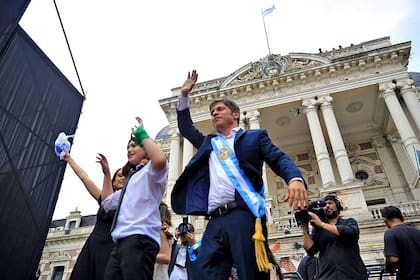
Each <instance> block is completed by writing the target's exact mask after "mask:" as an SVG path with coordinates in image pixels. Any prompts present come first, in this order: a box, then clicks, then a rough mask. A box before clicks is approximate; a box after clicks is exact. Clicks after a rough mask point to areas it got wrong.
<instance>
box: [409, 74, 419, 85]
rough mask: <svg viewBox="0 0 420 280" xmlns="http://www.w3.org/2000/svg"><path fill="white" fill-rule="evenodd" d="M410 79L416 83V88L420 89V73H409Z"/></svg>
mask: <svg viewBox="0 0 420 280" xmlns="http://www.w3.org/2000/svg"><path fill="white" fill-rule="evenodd" d="M408 74H409V75H410V78H411V79H412V80H413V81H414V86H415V87H420V72H408Z"/></svg>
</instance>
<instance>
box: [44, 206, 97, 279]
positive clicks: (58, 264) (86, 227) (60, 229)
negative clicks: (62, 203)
mask: <svg viewBox="0 0 420 280" xmlns="http://www.w3.org/2000/svg"><path fill="white" fill-rule="evenodd" d="M95 223H96V215H88V216H82V215H81V213H80V211H78V210H77V209H76V210H74V211H72V212H70V214H69V215H68V216H67V217H66V218H65V219H61V220H54V221H52V222H51V225H50V230H49V232H48V236H47V240H46V242H45V246H44V250H43V252H42V257H41V261H40V263H39V270H38V274H39V277H38V279H40V280H61V279H70V274H71V272H72V270H73V267H74V264H75V263H76V260H77V257H78V256H79V253H80V251H81V250H82V248H83V245H84V244H85V242H86V240H87V238H88V237H89V235H90V233H91V232H92V230H93V227H94V225H95Z"/></svg>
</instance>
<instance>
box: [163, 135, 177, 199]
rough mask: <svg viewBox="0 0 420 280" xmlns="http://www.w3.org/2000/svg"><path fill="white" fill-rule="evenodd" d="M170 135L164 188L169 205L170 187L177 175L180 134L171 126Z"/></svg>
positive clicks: (171, 187) (172, 185)
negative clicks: (165, 187) (166, 182)
mask: <svg viewBox="0 0 420 280" xmlns="http://www.w3.org/2000/svg"><path fill="white" fill-rule="evenodd" d="M169 135H170V137H171V150H170V155H169V157H170V158H169V170H168V186H167V190H166V194H169V195H166V204H168V206H169V207H170V206H171V197H170V194H171V193H172V189H173V187H174V185H175V182H176V179H177V178H178V175H179V163H180V158H179V155H180V147H181V146H180V136H179V132H178V130H177V129H176V128H173V129H171V130H170V131H169Z"/></svg>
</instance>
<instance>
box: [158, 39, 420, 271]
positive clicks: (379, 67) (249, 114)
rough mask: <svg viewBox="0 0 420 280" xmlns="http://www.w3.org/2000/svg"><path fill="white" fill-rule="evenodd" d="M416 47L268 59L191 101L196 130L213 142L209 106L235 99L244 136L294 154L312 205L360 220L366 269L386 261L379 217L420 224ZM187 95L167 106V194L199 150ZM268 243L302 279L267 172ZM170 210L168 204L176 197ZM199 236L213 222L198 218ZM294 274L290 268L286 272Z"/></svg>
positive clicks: (199, 87) (278, 189) (368, 47)
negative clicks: (187, 125) (189, 125)
mask: <svg viewBox="0 0 420 280" xmlns="http://www.w3.org/2000/svg"><path fill="white" fill-rule="evenodd" d="M410 49H411V42H404V43H399V44H392V43H391V42H390V38H389V37H385V38H380V39H376V40H372V41H368V42H363V43H360V44H357V45H353V44H352V45H351V46H348V47H345V48H341V47H340V48H338V49H333V50H331V51H326V52H320V53H315V54H307V53H290V54H288V55H284V56H282V55H275V54H272V55H268V56H266V57H264V58H262V59H260V60H259V61H256V62H251V63H249V64H247V65H244V66H243V67H241V68H239V69H238V70H237V71H235V72H234V73H232V74H231V75H229V76H226V77H222V78H218V79H214V80H210V81H203V82H199V83H197V84H196V86H195V87H194V89H193V91H192V92H191V94H190V100H191V101H190V109H191V114H192V118H193V121H194V124H195V126H196V127H198V128H199V129H200V130H201V131H202V132H203V133H205V134H207V133H213V132H214V129H213V126H212V123H211V120H210V114H209V111H208V105H209V104H210V102H211V101H212V100H214V99H221V98H228V99H231V100H233V101H235V102H236V103H238V105H239V106H240V108H241V120H240V126H241V127H242V128H243V129H254V128H263V129H266V130H267V131H268V133H269V136H270V138H271V139H272V140H273V142H274V143H275V144H276V145H277V146H278V147H280V148H281V149H282V150H283V151H285V152H286V153H287V154H289V155H290V156H291V157H292V158H293V159H294V160H295V162H296V164H297V165H298V167H299V169H300V170H301V172H302V174H303V176H304V177H305V180H306V182H307V184H308V193H309V197H310V199H311V200H315V199H318V198H322V197H323V196H324V195H325V194H327V193H330V192H335V193H337V194H338V195H339V196H340V198H341V199H342V200H343V202H344V205H345V211H344V212H343V215H344V216H351V217H354V218H356V219H357V220H358V222H359V225H360V229H361V235H360V246H361V254H362V257H363V259H364V261H365V263H366V264H371V263H373V264H375V263H380V262H382V261H383V253H382V251H383V232H384V231H385V226H384V225H383V222H382V219H381V216H380V211H379V210H380V209H381V208H382V207H384V206H385V205H390V204H392V205H396V206H398V207H400V208H401V210H402V211H403V212H404V214H405V215H406V216H407V221H408V222H411V223H413V224H414V225H416V226H417V227H418V226H419V219H420V180H419V159H418V158H417V156H416V150H417V149H418V150H420V148H419V147H420V146H419V139H420V113H419V112H420V102H419V87H418V86H419V85H418V84H417V83H418V82H419V76H418V74H416V73H413V74H411V73H408V72H407V65H408V63H409V57H410ZM179 93H180V88H174V89H173V90H172V96H171V97H169V98H166V99H162V100H160V105H161V107H162V109H163V110H164V112H165V114H166V116H167V118H168V121H169V126H168V128H166V129H167V130H168V134H169V138H170V139H169V142H168V140H164V141H161V142H162V143H163V142H164V143H165V145H166V146H169V150H170V167H169V172H168V191H167V193H170V192H171V189H172V187H173V185H174V184H175V181H176V179H177V177H178V175H179V174H180V172H181V171H182V170H183V169H184V167H185V166H186V164H187V163H188V161H189V160H190V159H191V157H192V155H193V154H194V152H195V150H194V148H193V146H192V145H191V143H189V142H188V140H186V139H183V138H182V136H181V135H180V134H179V131H178V129H177V119H176V106H177V96H178V95H179ZM264 183H265V186H266V189H265V199H266V213H267V216H268V219H267V220H268V229H269V239H270V240H269V241H270V245H271V249H272V250H273V252H274V253H275V256H276V257H277V258H278V260H279V261H281V263H282V264H285V265H284V266H283V267H285V266H287V267H290V268H287V269H285V270H289V269H291V270H293V269H294V268H295V267H296V265H295V264H297V263H298V262H299V260H300V258H301V257H302V256H303V254H304V249H303V248H301V243H302V240H303V238H302V235H301V230H300V229H299V227H298V226H297V224H296V221H295V219H294V216H293V213H291V209H290V208H289V206H288V205H287V204H286V203H283V202H282V200H283V197H284V195H285V191H286V187H287V186H286V184H285V182H284V181H283V180H282V179H281V178H280V177H278V176H277V175H275V174H274V173H273V172H272V171H271V169H270V168H269V167H267V166H264ZM167 200H168V203H169V196H168V197H167ZM190 219H191V220H192V221H193V222H194V223H195V224H196V229H198V231H200V230H204V227H205V221H204V220H203V219H200V218H195V217H191V218H190ZM286 264H287V265H286Z"/></svg>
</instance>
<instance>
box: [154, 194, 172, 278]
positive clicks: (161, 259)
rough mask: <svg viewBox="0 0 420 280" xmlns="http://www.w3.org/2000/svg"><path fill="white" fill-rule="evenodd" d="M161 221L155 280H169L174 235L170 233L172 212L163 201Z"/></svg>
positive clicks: (160, 210)
mask: <svg viewBox="0 0 420 280" xmlns="http://www.w3.org/2000/svg"><path fill="white" fill-rule="evenodd" d="M159 212H160V219H161V221H162V227H161V231H160V251H159V254H158V255H157V257H156V263H155V269H154V272H153V279H154V280H168V265H169V262H170V261H171V252H170V245H171V241H172V234H170V232H169V228H170V226H171V212H170V211H169V209H168V205H166V203H164V202H163V201H162V202H160V204H159Z"/></svg>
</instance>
